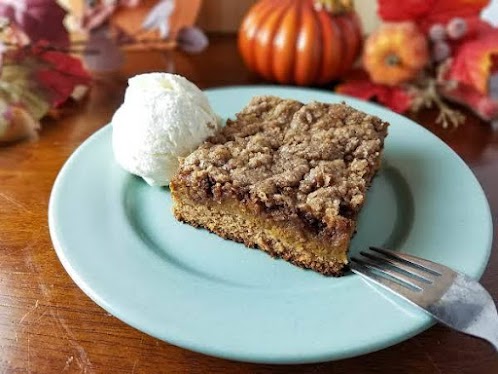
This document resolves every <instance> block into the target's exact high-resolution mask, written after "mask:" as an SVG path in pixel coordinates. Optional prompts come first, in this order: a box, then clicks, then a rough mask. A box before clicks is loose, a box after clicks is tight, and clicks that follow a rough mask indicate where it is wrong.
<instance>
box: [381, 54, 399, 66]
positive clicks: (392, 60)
mask: <svg viewBox="0 0 498 374" xmlns="http://www.w3.org/2000/svg"><path fill="white" fill-rule="evenodd" d="M384 61H385V62H386V65H388V66H397V65H399V64H401V59H400V58H399V56H398V55H396V54H394V53H389V54H388V55H387V56H386V58H385V60H384Z"/></svg>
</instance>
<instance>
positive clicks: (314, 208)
mask: <svg viewBox="0 0 498 374" xmlns="http://www.w3.org/2000/svg"><path fill="white" fill-rule="evenodd" d="M387 127H388V123H386V122H383V121H382V120H380V119H379V118H377V117H374V116H371V115H368V114H366V113H363V112H360V111H358V110H355V109H354V108H352V107H350V106H348V105H346V104H344V103H342V104H324V103H318V102H312V103H309V104H306V105H305V104H302V103H300V102H297V101H294V100H285V99H280V98H277V97H273V96H259V97H255V98H253V99H252V100H251V102H250V103H249V104H248V105H247V106H246V107H245V108H244V109H243V110H242V112H240V113H238V114H237V117H236V119H235V120H234V121H232V120H228V122H227V126H226V127H224V128H223V129H221V130H220V131H219V132H218V133H217V134H216V135H214V136H212V137H211V138H209V139H208V140H207V141H206V142H205V143H204V144H202V145H201V146H200V147H199V148H198V149H197V150H196V151H194V152H193V153H192V154H190V155H189V156H187V157H186V158H185V159H184V160H183V161H182V163H181V166H180V169H179V171H178V173H177V175H176V177H175V178H174V179H176V181H175V180H174V181H173V183H177V182H179V183H181V184H183V185H185V186H186V187H188V193H189V195H190V196H191V197H192V198H194V199H197V200H203V199H214V200H217V201H221V200H222V199H223V198H224V197H227V196H231V197H235V198H237V199H239V200H242V201H244V202H246V203H247V204H248V206H250V207H251V208H253V209H256V210H264V211H266V212H270V213H271V214H272V215H273V216H276V217H277V218H278V216H281V217H282V219H286V217H287V218H288V217H289V215H290V216H299V217H301V218H304V219H305V220H308V221H310V222H313V223H315V224H316V223H317V222H318V223H320V224H323V225H325V226H328V227H332V226H334V225H335V224H336V223H337V217H338V216H342V217H345V218H349V219H354V218H355V217H356V215H357V213H358V212H359V210H360V209H361V206H362V205H363V202H364V199H365V193H366V189H367V187H368V184H369V183H370V181H371V179H372V177H373V175H374V174H375V171H376V170H377V168H378V166H379V162H380V152H381V150H382V148H383V142H384V138H385V136H386V135H387Z"/></svg>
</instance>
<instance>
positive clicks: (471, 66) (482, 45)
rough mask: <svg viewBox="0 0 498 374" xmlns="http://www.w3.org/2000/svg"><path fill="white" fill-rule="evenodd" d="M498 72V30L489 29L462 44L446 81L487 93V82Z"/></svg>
mask: <svg viewBox="0 0 498 374" xmlns="http://www.w3.org/2000/svg"><path fill="white" fill-rule="evenodd" d="M497 71H498V29H489V30H488V31H487V32H483V33H480V34H479V36H478V37H476V38H474V39H472V40H468V41H466V42H465V43H462V44H461V45H460V46H459V47H458V48H457V50H456V51H455V53H454V57H453V60H452V62H451V65H450V67H449V71H448V74H447V75H446V77H445V78H446V79H448V80H454V81H457V82H459V83H463V84H466V85H468V86H471V87H473V88H474V89H475V90H476V91H478V92H479V93H481V94H484V95H486V94H488V93H489V80H490V77H491V74H492V73H493V72H497Z"/></svg>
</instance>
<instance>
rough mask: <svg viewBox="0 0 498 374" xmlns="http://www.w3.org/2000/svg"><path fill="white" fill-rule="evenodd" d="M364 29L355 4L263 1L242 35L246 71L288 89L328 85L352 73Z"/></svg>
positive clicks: (346, 1)
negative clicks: (349, 72)
mask: <svg viewBox="0 0 498 374" xmlns="http://www.w3.org/2000/svg"><path fill="white" fill-rule="evenodd" d="M361 41H362V29H361V24H360V20H359V17H358V15H357V14H356V12H355V11H354V7H353V3H352V1H351V0H314V1H310V0H294V1H291V2H289V1H287V0H260V1H259V2H257V3H256V5H254V6H253V7H252V8H251V9H250V10H249V11H248V13H247V15H246V16H245V18H244V19H243V21H242V24H241V26H240V30H239V39H238V44H239V50H240V53H241V55H242V58H243V59H244V61H245V63H246V65H247V66H248V68H249V69H250V70H252V71H254V72H257V73H259V74H260V75H262V76H263V77H264V78H266V79H268V80H270V81H277V82H280V83H284V84H291V83H292V84H298V85H303V86H305V85H311V84H325V83H329V82H331V81H332V80H334V79H338V78H340V77H341V76H342V75H343V74H344V73H346V72H347V71H348V70H350V69H351V67H352V65H353V63H354V62H355V61H356V59H357V57H358V55H359V53H360V48H361Z"/></svg>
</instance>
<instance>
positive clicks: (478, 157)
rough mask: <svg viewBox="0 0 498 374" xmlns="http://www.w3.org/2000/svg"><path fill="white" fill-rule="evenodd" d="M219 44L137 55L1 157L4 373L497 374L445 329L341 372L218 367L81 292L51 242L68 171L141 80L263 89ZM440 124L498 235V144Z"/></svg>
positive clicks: (473, 346) (0, 356) (476, 127)
mask: <svg viewBox="0 0 498 374" xmlns="http://www.w3.org/2000/svg"><path fill="white" fill-rule="evenodd" d="M211 43H212V44H211V46H210V47H209V49H208V50H207V51H205V52H204V53H202V54H200V55H197V56H186V55H184V54H182V53H180V52H170V53H169V54H163V53H161V52H147V53H144V52H140V53H130V54H129V55H128V56H127V62H126V66H124V68H123V69H122V71H121V72H119V73H114V74H108V75H104V76H99V77H97V78H96V81H95V84H94V87H93V89H92V90H91V92H90V94H89V97H88V98H87V99H86V100H85V101H84V102H82V103H79V104H75V105H72V106H70V107H69V108H66V109H65V113H64V116H63V117H61V118H60V119H58V120H47V121H45V122H44V123H43V129H42V131H41V133H40V139H39V140H38V141H33V142H22V143H18V144H15V145H13V146H10V147H3V148H0V373H424V374H427V373H484V374H491V373H498V355H497V354H496V353H495V352H493V350H492V348H491V347H490V346H489V345H487V344H485V343H483V342H481V341H479V340H476V339H473V338H471V337H468V336H464V335H461V334H458V333H456V332H453V331H450V330H448V329H446V328H444V327H441V326H436V327H433V328H431V329H429V330H428V331H426V332H424V333H422V334H420V335H418V336H417V337H415V338H412V339H410V340H408V341H406V342H404V343H401V344H398V345H396V346H394V347H390V348H387V349H384V350H382V351H379V352H376V353H372V354H368V355H365V356H362V357H357V358H353V359H348V360H343V361H338V362H330V363H323V364H316V365H299V366H272V365H256V364H246V363H238V362H232V361H227V360H222V359H218V358H212V357H208V356H204V355H202V354H197V353H193V352H190V351H187V350H184V349H181V348H178V347H174V346H172V345H169V344H167V343H165V342H162V341H159V340H156V339H154V338H152V337H150V336H148V335H146V334H144V333H142V332H140V331H137V330H135V329H133V328H131V327H129V326H127V325H125V324H124V323H123V322H121V321H119V320H117V319H116V318H114V317H113V316H111V315H109V314H108V313H107V312H106V311H104V310H103V309H101V308H100V307H98V306H97V305H96V304H94V303H93V302H92V301H91V300H90V299H89V298H88V297H87V296H86V295H85V294H84V293H83V292H82V291H81V290H80V289H79V288H78V287H77V286H76V285H75V284H74V283H73V282H72V280H71V279H70V278H69V276H68V275H67V274H66V272H65V271H64V269H63V268H62V266H61V264H60V263H59V261H58V259H57V257H56V255H55V252H54V250H53V247H52V243H51V241H50V237H49V232H48V223H47V206H48V200H49V196H50V191H51V188H52V184H53V182H54V179H55V177H56V175H57V173H58V171H59V169H60V168H61V166H62V164H63V163H64V161H65V160H66V159H67V158H68V156H69V155H70V154H71V152H73V150H74V149H75V148H76V147H77V146H78V145H79V144H81V143H82V142H83V141H84V140H85V139H86V138H87V137H88V136H90V135H91V134H92V133H93V132H94V131H95V130H97V129H98V128H100V127H102V126H103V125H105V124H106V123H108V122H109V120H110V118H111V115H112V114H113V112H114V111H115V109H116V108H117V107H118V105H119V104H120V103H121V101H122V98H123V93H124V89H125V87H126V78H127V77H129V76H131V75H134V74H137V73H143V72H148V71H158V70H159V71H175V72H178V73H180V74H183V75H185V76H186V77H188V78H189V79H191V80H192V81H194V82H195V83H197V84H198V85H199V86H200V87H202V88H207V87H213V86H224V85H234V84H248V83H259V81H258V79H257V78H256V77H254V76H253V75H251V74H250V73H248V72H247V71H246V69H245V68H244V66H243V65H242V62H241V60H240V58H239V56H238V53H237V51H236V47H235V39H234V38H233V37H227V36H225V37H221V36H219V37H212V38H211ZM434 119H435V113H433V112H425V113H423V114H421V115H420V116H419V117H418V118H415V120H417V121H419V122H420V123H422V124H424V125H425V126H426V127H428V128H429V129H430V130H432V131H433V132H434V133H436V135H437V136H439V137H440V138H441V139H443V140H444V141H445V142H446V143H448V144H449V145H450V146H451V147H452V148H453V149H454V150H455V151H456V152H457V153H458V154H459V155H460V156H461V157H462V158H463V159H464V160H465V162H466V163H467V164H468V165H469V166H470V167H471V169H472V170H473V172H474V173H475V174H476V176H477V178H478V179H479V181H480V182H481V184H482V186H483V188H484V191H485V192H486V194H487V196H488V199H489V203H490V205H491V208H492V213H493V218H494V222H495V229H496V218H497V214H498V133H493V132H492V131H491V129H490V127H489V126H487V125H486V124H484V123H482V122H480V121H479V120H477V119H476V118H475V117H472V116H469V117H468V120H467V122H466V123H465V124H464V125H463V126H461V127H460V128H458V129H455V130H443V129H440V128H439V127H438V126H437V125H435V124H434ZM89 172H91V171H89ZM461 198H462V199H465V198H466V197H465V196H462V197H461ZM455 203H458V202H455ZM74 214H78V212H74ZM494 239H495V240H494V244H493V246H494V249H493V253H492V255H491V258H490V262H489V265H488V268H487V270H486V273H485V274H484V276H483V278H482V283H483V284H484V286H485V287H486V288H487V289H488V290H490V292H491V294H492V295H493V297H494V298H495V299H498V248H497V242H498V241H497V240H496V230H495V236H494ZM468 250H469V251H472V248H468Z"/></svg>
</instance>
